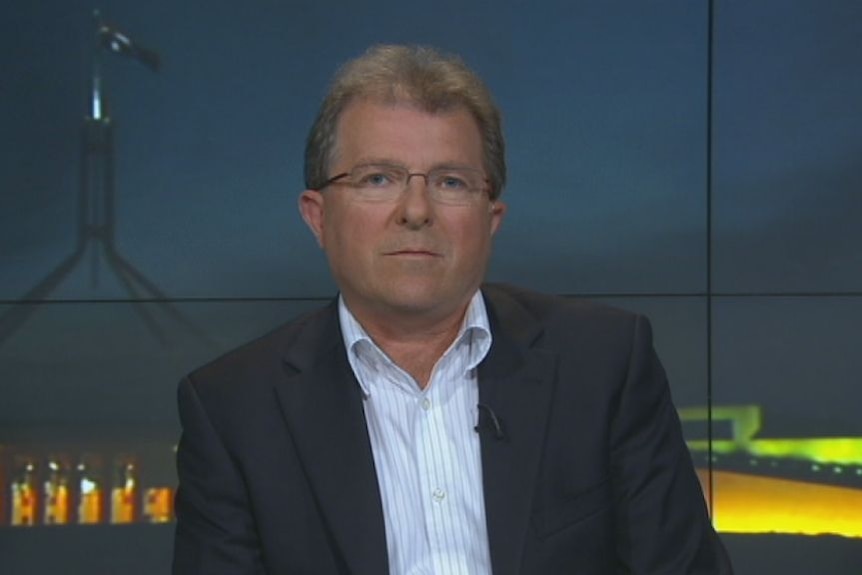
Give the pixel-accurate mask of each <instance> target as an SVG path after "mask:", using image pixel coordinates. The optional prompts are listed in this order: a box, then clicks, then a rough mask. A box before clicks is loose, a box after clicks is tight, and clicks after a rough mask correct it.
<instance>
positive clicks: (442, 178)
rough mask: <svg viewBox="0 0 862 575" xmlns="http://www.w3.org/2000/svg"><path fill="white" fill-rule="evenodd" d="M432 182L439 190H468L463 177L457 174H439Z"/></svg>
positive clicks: (468, 186)
mask: <svg viewBox="0 0 862 575" xmlns="http://www.w3.org/2000/svg"><path fill="white" fill-rule="evenodd" d="M434 181H435V184H436V186H437V187H438V188H439V189H441V190H467V189H469V188H470V185H469V184H468V183H467V181H466V180H465V179H464V177H463V176H461V175H458V174H451V173H449V174H440V175H439V176H438V177H437V178H435V180H434Z"/></svg>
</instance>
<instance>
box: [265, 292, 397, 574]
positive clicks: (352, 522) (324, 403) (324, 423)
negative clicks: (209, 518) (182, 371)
mask: <svg viewBox="0 0 862 575" xmlns="http://www.w3.org/2000/svg"><path fill="white" fill-rule="evenodd" d="M295 341H296V344H295V345H293V346H291V347H290V348H289V349H288V350H287V351H286V353H285V364H286V368H287V371H288V373H289V375H288V378H287V380H286V381H285V382H283V383H281V384H279V385H277V386H276V393H277V395H278V398H279V401H280V403H281V407H282V410H283V413H284V416H285V421H286V423H287V427H288V429H289V431H290V435H291V438H292V439H293V442H294V444H295V445H296V449H297V452H298V454H299V458H300V460H301V464H302V466H303V468H304V470H305V472H306V474H307V476H308V479H309V483H310V485H311V489H312V490H313V491H314V494H315V496H316V499H317V502H318V505H319V506H320V509H321V512H322V514H323V516H324V520H325V522H326V524H327V526H328V527H329V529H330V530H331V532H332V535H333V538H334V539H335V542H336V544H337V545H338V548H339V550H340V551H341V553H342V557H343V559H344V563H345V564H346V565H348V566H349V568H350V571H351V572H354V573H387V572H388V561H387V557H386V536H385V527H384V522H383V511H382V505H381V502H380V494H379V488H378V484H377V476H376V473H375V470H374V459H373V457H372V453H371V444H370V442H369V439H368V430H367V427H366V423H365V414H364V412H363V407H362V394H361V391H360V388H359V385H358V384H357V383H356V380H355V379H354V376H353V372H352V370H351V369H350V364H349V363H348V361H347V357H346V355H345V351H344V345H343V344H342V338H341V332H340V329H339V327H338V319H337V312H336V308H335V306H334V305H331V306H330V307H329V308H328V309H327V310H326V311H325V312H323V313H322V315H321V316H320V317H316V318H314V319H312V320H311V321H310V322H309V323H308V324H307V325H306V327H305V328H304V329H303V333H302V335H301V336H299V337H297V338H296V340H295Z"/></svg>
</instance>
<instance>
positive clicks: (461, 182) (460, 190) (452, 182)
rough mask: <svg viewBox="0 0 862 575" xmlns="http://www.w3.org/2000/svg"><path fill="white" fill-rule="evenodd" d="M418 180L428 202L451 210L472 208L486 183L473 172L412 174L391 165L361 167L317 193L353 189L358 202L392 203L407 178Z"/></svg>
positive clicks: (442, 170) (440, 170)
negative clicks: (337, 186) (422, 181)
mask: <svg viewBox="0 0 862 575" xmlns="http://www.w3.org/2000/svg"><path fill="white" fill-rule="evenodd" d="M413 176H421V177H422V178H424V179H425V186H426V187H427V189H428V193H429V194H430V196H431V199H432V200H433V201H435V202H438V203H441V204H446V205H450V206H471V205H474V204H476V203H478V202H479V200H480V198H482V196H483V194H484V193H485V191H486V190H487V186H488V179H487V178H486V177H485V176H484V175H483V174H482V172H481V171H479V170H474V169H473V168H447V167H442V168H435V169H433V170H431V171H429V172H426V173H422V172H411V171H410V170H408V169H407V168H405V167H404V166H398V165H393V164H360V165H358V166H356V167H354V168H353V169H351V170H350V171H349V172H344V173H342V174H338V175H337V176H333V177H331V178H329V179H328V180H326V181H325V182H324V183H323V185H322V186H320V187H319V188H318V190H323V189H324V188H326V187H328V186H331V185H332V184H343V185H345V186H349V187H350V188H352V189H353V191H354V193H355V195H356V197H357V198H359V199H361V200H364V201H367V202H395V201H397V200H398V198H400V197H401V194H403V193H404V191H405V190H407V186H408V185H409V184H410V178H412V177H413Z"/></svg>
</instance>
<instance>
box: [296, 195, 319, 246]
mask: <svg viewBox="0 0 862 575" xmlns="http://www.w3.org/2000/svg"><path fill="white" fill-rule="evenodd" d="M323 203H324V202H323V194H322V193H320V192H318V191H317V190H305V191H304V192H302V193H301V194H300V195H299V213H300V214H302V219H303V220H305V223H306V225H307V226H308V228H309V229H310V230H311V233H313V234H314V237H315V238H316V239H317V245H319V246H321V247H323V212H324V206H323Z"/></svg>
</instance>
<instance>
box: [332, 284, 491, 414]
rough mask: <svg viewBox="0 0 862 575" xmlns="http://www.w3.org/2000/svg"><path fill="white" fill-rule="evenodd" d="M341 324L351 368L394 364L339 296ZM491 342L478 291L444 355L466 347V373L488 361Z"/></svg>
mask: <svg viewBox="0 0 862 575" xmlns="http://www.w3.org/2000/svg"><path fill="white" fill-rule="evenodd" d="M338 321H339V322H340V324H341V335H342V338H343V340H344V347H345V349H347V355H348V357H349V359H350V364H351V366H353V365H354V360H365V361H369V362H370V363H372V364H373V363H375V362H380V361H385V362H391V360H390V359H389V358H388V357H387V356H386V354H385V353H384V352H383V350H381V349H380V348H379V347H378V346H377V344H376V343H374V341H373V340H372V339H371V337H370V336H369V335H368V332H366V331H365V329H364V328H363V327H362V325H361V324H360V323H359V321H358V320H357V319H356V317H354V315H353V313H351V311H350V310H349V309H348V307H347V304H346V303H345V302H344V297H343V296H341V295H340V294H339V296H338ZM491 340H492V336H491V325H490V322H489V321H488V310H487V309H486V308H485V299H484V298H483V297H482V292H481V291H479V290H476V293H475V294H473V297H472V298H471V299H470V303H469V304H468V305H467V311H466V312H465V313H464V320H463V321H462V322H461V327H460V329H459V330H458V335H456V336H455V339H454V341H453V342H452V345H450V346H449V348H448V349H447V350H446V351H445V352H444V353H443V355H444V356H445V355H447V354H449V353H450V352H452V351H453V350H455V349H458V348H459V347H460V346H463V345H467V346H468V349H467V351H466V353H467V357H468V360H467V362H466V365H467V369H468V370H471V369H474V368H475V367H476V366H478V365H479V364H480V363H481V362H482V360H483V359H485V356H486V355H487V354H488V350H490V349H491ZM357 379H358V380H359V386H360V387H361V388H362V392H363V394H364V395H365V396H366V397H367V396H368V395H370V389H369V386H368V382H366V381H364V380H363V378H357Z"/></svg>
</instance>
